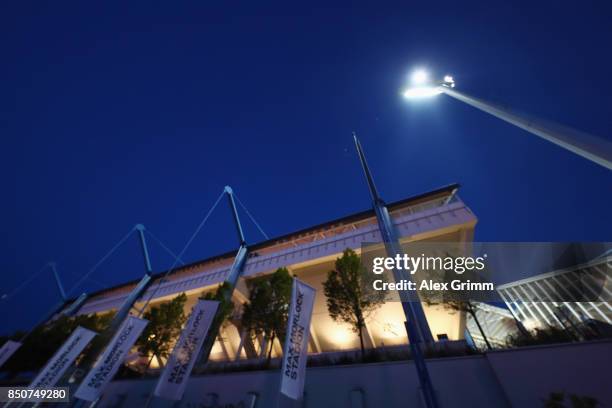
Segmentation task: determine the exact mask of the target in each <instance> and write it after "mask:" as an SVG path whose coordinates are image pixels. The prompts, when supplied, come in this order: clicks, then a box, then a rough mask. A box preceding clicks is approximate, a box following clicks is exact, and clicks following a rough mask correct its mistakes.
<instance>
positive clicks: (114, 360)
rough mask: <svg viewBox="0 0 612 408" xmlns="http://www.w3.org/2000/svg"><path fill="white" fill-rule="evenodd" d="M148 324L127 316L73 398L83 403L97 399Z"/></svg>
mask: <svg viewBox="0 0 612 408" xmlns="http://www.w3.org/2000/svg"><path fill="white" fill-rule="evenodd" d="M148 323H149V322H148V321H147V320H144V319H139V318H137V317H134V316H128V317H127V318H126V319H125V321H124V322H123V324H122V325H121V327H120V328H119V330H118V331H117V333H115V335H114V336H113V339H112V340H111V341H110V343H109V344H108V346H106V349H105V350H104V353H102V356H100V358H99V359H98V361H96V364H95V365H94V366H93V368H92V369H91V370H90V371H89V373H87V375H86V376H85V378H84V379H83V382H82V383H81V385H80V386H79V388H78V389H77V390H76V392H75V393H74V396H75V397H77V398H79V399H82V400H85V401H95V400H96V399H98V398H99V397H100V396H101V395H102V392H103V391H104V387H106V385H107V384H108V383H109V382H110V381H111V380H112V379H113V377H114V376H115V374H116V373H117V370H119V367H121V364H123V360H125V357H126V356H127V353H128V352H129V351H130V349H131V348H132V346H133V345H134V343H135V342H136V340H137V339H138V336H140V333H142V331H143V330H144V328H145V327H146V325H147V324H148Z"/></svg>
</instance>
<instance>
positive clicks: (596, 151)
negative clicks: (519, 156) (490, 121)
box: [440, 85, 612, 170]
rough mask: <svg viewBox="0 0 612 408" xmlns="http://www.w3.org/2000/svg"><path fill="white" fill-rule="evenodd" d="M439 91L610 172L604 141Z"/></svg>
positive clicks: (610, 146)
mask: <svg viewBox="0 0 612 408" xmlns="http://www.w3.org/2000/svg"><path fill="white" fill-rule="evenodd" d="M440 90H441V91H442V92H443V93H445V94H446V95H448V96H450V97H452V98H454V99H457V100H458V101H461V102H464V103H466V104H468V105H470V106H472V107H474V108H476V109H480V110H481V111H483V112H486V113H488V114H490V115H493V116H495V117H496V118H498V119H501V120H503V121H505V122H508V123H510V124H512V125H514V126H516V127H519V128H521V129H523V130H525V131H527V132H529V133H532V134H534V135H536V136H539V137H541V138H542V139H544V140H547V141H549V142H551V143H554V144H556V145H557V146H560V147H562V148H564V149H566V150H569V151H570V152H572V153H574V154H577V155H578V156H581V157H584V158H585V159H587V160H590V161H592V162H593V163H597V164H599V165H600V166H603V167H605V168H607V169H608V170H612V143H610V142H608V141H606V140H598V139H596V138H591V137H590V135H585V137H583V138H582V139H581V140H577V139H576V138H575V137H573V136H572V135H570V134H569V132H567V133H566V132H559V131H553V130H551V129H548V128H547V127H546V126H544V125H542V124H539V123H535V122H532V121H529V120H527V119H525V118H522V117H520V116H518V115H516V114H514V113H512V112H510V111H508V110H507V109H504V108H501V107H497V106H494V105H492V104H490V103H487V102H484V101H482V100H480V99H477V98H473V97H471V96H468V95H466V94H464V93H461V92H458V91H456V90H455V89H454V88H451V87H449V86H446V85H441V86H440Z"/></svg>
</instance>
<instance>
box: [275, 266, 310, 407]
mask: <svg viewBox="0 0 612 408" xmlns="http://www.w3.org/2000/svg"><path fill="white" fill-rule="evenodd" d="M315 292H316V291H315V289H314V288H312V287H310V286H308V285H307V284H305V283H304V282H301V281H299V280H297V279H295V278H293V287H292V289H291V306H290V309H289V320H287V334H286V337H285V347H284V349H283V365H282V366H281V385H280V392H281V393H283V394H285V395H286V396H288V397H289V398H292V399H294V400H299V399H301V398H302V394H303V393H304V378H305V377H306V359H307V357H308V338H309V336H310V318H311V316H312V307H313V305H314V299H315Z"/></svg>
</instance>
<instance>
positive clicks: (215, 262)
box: [77, 185, 477, 367]
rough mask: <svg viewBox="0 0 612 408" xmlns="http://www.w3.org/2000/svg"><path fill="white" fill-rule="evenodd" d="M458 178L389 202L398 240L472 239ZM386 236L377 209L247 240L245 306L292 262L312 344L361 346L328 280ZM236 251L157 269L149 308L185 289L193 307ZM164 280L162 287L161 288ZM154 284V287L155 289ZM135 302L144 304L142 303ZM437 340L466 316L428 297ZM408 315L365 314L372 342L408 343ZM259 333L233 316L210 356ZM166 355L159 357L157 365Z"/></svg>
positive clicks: (259, 345) (241, 294)
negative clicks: (330, 301)
mask: <svg viewBox="0 0 612 408" xmlns="http://www.w3.org/2000/svg"><path fill="white" fill-rule="evenodd" d="M457 190H458V185H449V186H446V187H443V188H440V189H437V190H434V191H430V192H428V193H425V194H421V195H419V196H415V197H411V198H407V199H404V200H401V201H397V202H394V203H390V204H388V209H389V212H390V214H391V217H392V219H393V221H394V224H395V226H396V229H397V232H398V235H399V239H400V242H401V243H402V244H405V243H408V242H416V241H419V242H470V241H472V240H473V235H474V227H475V225H476V222H477V219H476V216H475V215H474V214H473V213H472V211H471V210H470V209H469V208H468V207H467V206H466V204H465V203H464V202H463V201H462V200H461V199H460V198H459V196H458V195H457ZM380 241H381V236H380V232H379V228H378V224H377V221H376V216H375V213H374V211H373V210H370V211H363V212H360V213H356V214H351V215H348V216H346V217H343V218H340V219H336V220H333V221H330V222H326V223H324V224H320V225H316V226H313V227H310V228H306V229H303V230H300V231H296V232H294V233H290V234H287V235H284V236H281V237H278V238H274V239H270V240H267V241H265V242H261V243H258V244H255V245H251V246H249V258H248V260H247V261H246V264H245V266H244V270H243V275H242V278H241V279H240V281H239V283H238V285H237V287H236V290H235V291H234V294H233V301H234V303H235V304H236V306H237V308H236V309H237V310H239V309H240V305H242V304H243V303H244V302H246V301H247V299H248V289H247V285H246V284H245V279H250V278H253V277H258V276H262V275H266V274H270V273H273V272H274V271H275V270H276V269H278V268H280V267H286V268H288V269H289V270H290V272H291V273H292V274H294V275H295V276H297V277H298V278H299V279H301V280H303V281H304V282H306V283H307V284H309V285H311V286H313V287H314V288H316V289H317V295H316V300H315V306H314V311H313V317H312V324H311V333H310V335H311V336H310V338H311V340H310V344H309V351H310V352H311V353H324V352H332V351H342V350H351V349H356V348H358V347H359V339H358V336H357V334H356V333H354V332H353V331H352V330H351V328H350V327H348V326H347V325H343V324H341V323H337V322H334V321H333V320H332V319H331V318H330V316H329V313H328V311H327V306H326V301H325V296H324V293H323V288H322V282H323V281H324V280H325V278H326V275H327V273H328V272H329V271H330V270H332V269H333V268H334V262H335V260H336V259H337V258H338V257H339V256H340V255H341V254H342V251H343V250H345V249H346V248H351V249H353V250H355V251H356V252H357V253H360V251H361V245H362V244H365V243H371V242H380ZM234 256H235V253H234V252H229V253H226V254H222V255H219V256H215V257H211V258H208V259H204V260H202V261H199V262H195V263H192V264H189V265H185V266H182V267H180V268H177V269H176V270H175V271H172V273H170V274H169V275H168V276H166V277H165V278H164V279H163V281H162V282H161V284H160V282H159V280H160V279H162V276H163V275H165V273H160V274H158V275H156V277H155V279H154V280H153V282H152V283H151V285H149V289H148V291H147V292H146V293H145V294H144V296H143V299H148V298H149V296H151V294H153V293H154V298H153V300H152V301H151V303H150V304H149V307H151V306H154V305H156V304H159V303H161V302H165V301H168V300H170V299H172V298H173V297H175V296H176V295H178V294H180V293H185V294H186V295H187V296H188V301H187V303H186V305H185V309H186V310H185V311H186V312H188V311H189V310H190V309H191V307H192V306H193V305H194V304H195V302H196V301H197V299H198V297H200V296H201V295H202V294H203V293H207V292H211V291H214V290H216V288H217V287H218V286H219V285H220V284H221V283H223V282H224V280H225V279H226V277H227V275H228V273H229V271H230V268H231V265H232V262H233V259H234ZM136 284H137V282H130V283H127V284H124V285H120V286H116V287H112V288H108V289H105V290H102V291H98V292H95V293H93V294H91V295H90V296H89V298H88V299H87V301H86V302H85V303H84V304H83V305H82V306H81V307H80V309H79V310H78V312H77V313H78V314H92V313H105V312H109V311H112V310H116V309H117V308H119V307H120V305H121V304H122V303H123V301H124V300H125V299H126V297H127V296H128V294H129V293H130V291H131V290H132V289H133V288H134V286H135V285H136ZM158 285H159V287H158ZM153 291H155V292H153ZM135 306H136V309H138V308H139V307H141V306H142V305H141V304H138V303H137V304H136V305H135ZM423 307H424V309H425V315H426V317H427V321H428V323H429V326H430V327H431V331H432V334H433V336H434V338H435V339H448V340H460V339H463V338H464V331H465V329H466V317H465V314H464V313H458V312H453V311H449V310H447V309H444V308H443V307H442V306H428V305H425V304H423ZM404 321H405V317H404V314H403V312H402V307H401V304H400V303H398V302H388V303H385V304H384V305H383V306H382V307H381V308H380V309H378V310H377V311H376V312H375V313H374V314H373V315H371V316H370V317H369V319H368V321H367V326H366V328H365V330H364V333H363V334H364V338H365V344H366V347H369V348H373V347H385V346H398V345H403V344H406V343H407V337H406V332H405V329H404ZM263 343H264V342H263V340H261V339H251V338H250V336H248V335H246V334H245V332H244V331H243V330H242V329H241V324H240V320H239V319H238V318H237V317H236V318H233V319H230V324H226V325H224V327H223V329H222V332H221V333H220V335H219V337H218V338H217V341H216V343H215V345H214V347H213V350H212V353H211V357H210V358H211V360H217V361H218V360H236V359H241V358H255V357H257V356H259V355H261V353H262V351H263V350H264V349H266V345H265V344H263ZM281 349H282V347H281V344H280V343H278V340H277V343H276V344H275V345H274V346H273V356H278V355H280V354H281ZM160 363H161V364H163V363H164V362H163V361H162V362H159V361H154V362H153V366H152V367H155V366H156V365H158V364H160Z"/></svg>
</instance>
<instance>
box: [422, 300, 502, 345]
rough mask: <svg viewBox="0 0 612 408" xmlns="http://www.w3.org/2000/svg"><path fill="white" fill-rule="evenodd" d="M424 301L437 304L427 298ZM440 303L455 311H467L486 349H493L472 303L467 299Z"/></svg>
mask: <svg viewBox="0 0 612 408" xmlns="http://www.w3.org/2000/svg"><path fill="white" fill-rule="evenodd" d="M425 301H426V303H427V305H434V304H437V303H435V302H430V301H427V299H425ZM441 304H442V306H443V307H444V308H445V309H450V310H453V311H455V312H463V313H469V314H470V316H472V319H474V323H476V327H478V331H480V335H481V336H482V339H483V340H484V342H485V344H486V346H487V349H488V350H492V349H493V347H491V343H489V339H488V338H487V335H486V334H485V332H484V330H483V328H482V326H481V324H480V320H478V317H477V316H476V309H475V308H474V305H473V304H472V302H470V301H469V300H445V301H444V302H443V303H441Z"/></svg>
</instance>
